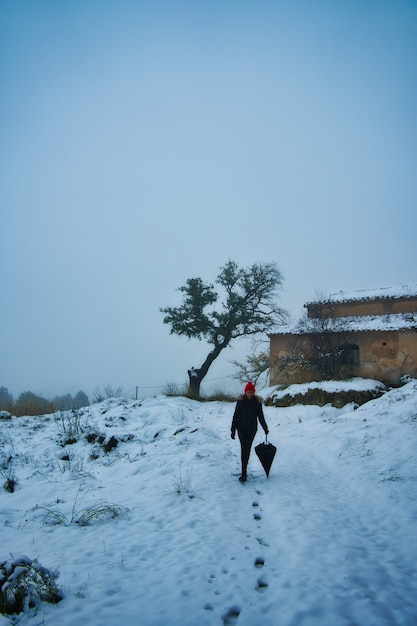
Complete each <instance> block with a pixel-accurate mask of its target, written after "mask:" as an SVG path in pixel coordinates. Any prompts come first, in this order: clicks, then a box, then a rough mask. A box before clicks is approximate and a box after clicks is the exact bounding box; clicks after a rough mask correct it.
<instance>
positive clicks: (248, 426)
mask: <svg viewBox="0 0 417 626" xmlns="http://www.w3.org/2000/svg"><path fill="white" fill-rule="evenodd" d="M258 419H259V422H260V424H261V426H262V428H263V429H264V431H265V434H268V426H267V425H266V422H265V417H264V412H263V409H262V401H261V399H260V398H259V397H258V396H253V397H252V398H251V399H250V400H249V398H247V397H246V396H241V397H240V398H239V400H238V401H237V402H236V408H235V412H234V414H233V420H232V428H231V430H232V436H234V435H235V433H236V430H237V431H238V432H240V433H253V434H255V433H256V431H257V429H258Z"/></svg>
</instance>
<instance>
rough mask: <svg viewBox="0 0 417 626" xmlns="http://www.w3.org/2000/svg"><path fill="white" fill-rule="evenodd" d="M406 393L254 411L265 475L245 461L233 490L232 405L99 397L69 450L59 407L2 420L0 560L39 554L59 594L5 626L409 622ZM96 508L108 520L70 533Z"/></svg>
mask: <svg viewBox="0 0 417 626" xmlns="http://www.w3.org/2000/svg"><path fill="white" fill-rule="evenodd" d="M355 384H358V385H359V386H361V385H363V386H364V387H366V386H367V385H371V384H372V382H369V381H368V382H367V381H363V382H361V381H360V380H357V381H356V383H355ZM332 389H333V387H332ZM259 393H260V395H261V396H262V395H264V396H265V395H266V394H267V393H268V390H265V393H263V392H262V391H259ZM416 400H417V381H416V380H411V381H410V382H408V383H407V384H406V385H405V386H403V387H401V388H399V389H393V390H389V391H388V392H387V393H385V394H384V395H383V396H382V397H380V398H378V399H376V400H373V401H371V402H368V403H366V404H364V405H362V406H361V407H360V408H358V409H356V410H354V409H353V406H351V405H348V406H345V407H344V408H343V409H336V408H333V407H331V406H330V405H328V406H325V407H317V406H300V405H299V406H295V407H289V408H274V407H265V417H266V420H267V423H268V425H269V430H270V434H269V441H271V442H272V443H274V444H275V445H276V446H277V447H278V452H277V456H276V457H275V461H274V464H273V466H272V469H271V473H270V476H269V478H266V476H265V473H264V472H263V469H262V467H261V465H260V463H259V461H258V459H257V457H256V455H255V453H254V451H252V455H251V459H250V461H249V479H248V482H247V483H245V484H241V483H240V482H239V481H238V476H239V443H238V440H237V439H236V440H235V441H233V440H232V439H231V438H230V425H231V420H232V414H233V409H234V404H233V403H227V402H202V403H199V402H196V401H192V400H189V399H186V398H181V397H177V398H174V397H172V398H168V397H165V396H158V397H153V398H147V399H144V400H143V401H141V402H138V401H126V400H119V399H113V400H108V401H105V402H104V403H101V404H97V405H93V406H91V407H87V409H86V410H85V412H84V413H83V414H82V415H81V417H80V419H79V422H78V426H77V427H78V428H79V429H81V428H82V429H83V431H84V433H83V434H82V435H81V436H79V438H78V441H77V442H76V443H73V444H71V445H63V438H64V432H63V431H64V430H67V435H68V431H69V430H70V422H69V421H68V420H66V417H65V415H63V414H61V415H58V414H57V415H55V416H44V417H24V418H15V417H13V418H12V419H8V420H0V443H1V448H0V449H1V450H2V458H3V461H4V459H9V461H10V468H11V470H12V471H13V474H14V475H15V477H16V478H17V481H18V482H17V486H16V490H15V492H14V493H8V492H6V491H5V490H3V489H2V490H1V491H0V527H1V539H2V540H1V544H0V546H1V547H0V562H3V561H5V560H9V559H11V558H18V557H19V556H23V555H26V556H27V557H29V558H30V559H35V558H37V559H38V560H39V563H41V564H42V565H43V566H44V567H47V568H48V569H50V570H58V571H59V578H58V583H59V584H60V586H61V587H62V589H63V592H64V598H63V600H62V601H61V602H60V603H59V604H56V605H50V604H47V603H41V604H40V605H39V606H38V607H37V608H35V609H33V610H31V611H29V612H27V613H23V614H21V615H19V616H15V617H12V618H6V617H5V616H4V617H1V616H0V625H1V626H4V625H6V624H20V625H26V624H28V625H29V624H30V625H31V626H37V625H38V624H39V625H40V624H46V625H47V626H48V625H49V626H55V625H56V624H59V625H60V626H74V624H88V625H89V626H103V625H104V624H106V626H119V625H120V626H121V625H123V626H125V625H127V624H141V626H177V625H178V626H197V625H198V626H212V625H217V624H218V625H219V626H222V624H225V625H231V624H234V625H236V626H258V625H262V626H277V625H278V624H279V626H352V625H353V624H363V625H365V624H366V626H412V625H414V624H416V623H417V600H416V594H415V589H416V588H417V565H416V563H417V558H416V557H417V544H416V541H415V528H416V522H417V482H416V466H417V465H416V429H417V402H416ZM87 432H88V433H90V440H91V441H92V440H93V439H94V437H93V433H95V434H98V433H102V434H103V435H105V437H106V439H105V441H108V440H109V439H110V438H111V437H112V436H114V437H116V438H117V439H119V440H122V441H120V443H119V444H118V446H117V447H115V448H113V449H112V450H111V451H110V452H108V453H105V452H104V450H103V446H102V444H100V440H99V439H97V440H96V441H92V443H88V441H87V440H86V438H85V434H86V433H87ZM261 432H262V431H260V432H258V435H257V438H256V439H255V445H256V443H257V442H259V441H262V440H263V437H262V436H261ZM75 438H76V437H75ZM64 455H67V456H66V458H68V459H69V460H67V461H65V460H62V459H63V457H64ZM10 459H11V460H10ZM3 468H4V465H3ZM3 471H4V470H3ZM99 503H101V505H102V506H105V505H106V504H107V505H109V504H112V505H115V506H116V505H117V507H120V508H119V509H118V511H119V515H118V516H117V517H114V518H111V517H110V518H98V519H96V520H95V519H94V518H93V520H92V523H91V524H89V525H87V526H80V525H79V524H77V523H76V520H77V519H78V518H79V515H80V514H81V512H82V511H83V510H85V509H86V508H89V507H91V506H92V505H97V504H99ZM35 507H37V508H35ZM42 507H43V508H42ZM47 510H50V511H54V512H56V513H57V514H60V516H61V517H60V519H61V523H59V524H54V525H52V524H47V523H46V521H47V520H46V519H45V516H42V511H47Z"/></svg>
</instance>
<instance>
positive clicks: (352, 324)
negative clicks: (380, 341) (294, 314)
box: [274, 313, 417, 335]
mask: <svg viewBox="0 0 417 626" xmlns="http://www.w3.org/2000/svg"><path fill="white" fill-rule="evenodd" d="M415 328H417V313H392V314H386V315H355V316H346V317H334V318H328V320H327V325H326V331H327V332H335V333H337V332H369V331H380V332H381V331H382V332H390V331H391V332H392V331H397V332H398V331H407V330H413V329H415ZM309 332H310V333H314V332H323V329H322V327H321V325H320V324H317V320H316V319H315V318H311V319H310V318H306V320H305V322H304V323H303V324H300V322H299V321H296V322H294V323H291V324H286V325H285V326H281V327H280V328H278V329H276V330H275V332H274V334H275V335H288V334H291V335H302V334H305V333H309Z"/></svg>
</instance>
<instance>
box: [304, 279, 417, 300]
mask: <svg viewBox="0 0 417 626" xmlns="http://www.w3.org/2000/svg"><path fill="white" fill-rule="evenodd" d="M416 296H417V283H408V284H400V285H395V286H392V287H376V288H374V289H356V290H348V289H346V290H341V291H336V293H332V294H330V295H329V297H328V299H327V301H328V302H355V301H361V300H381V299H392V300H398V299H400V298H414V297H416ZM307 304H314V302H308V303H307Z"/></svg>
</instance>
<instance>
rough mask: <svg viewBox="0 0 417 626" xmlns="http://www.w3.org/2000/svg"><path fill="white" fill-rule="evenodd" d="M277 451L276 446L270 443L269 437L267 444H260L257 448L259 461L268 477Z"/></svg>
mask: <svg viewBox="0 0 417 626" xmlns="http://www.w3.org/2000/svg"><path fill="white" fill-rule="evenodd" d="M276 451H277V448H276V446H274V445H273V444H272V443H268V437H266V440H265V443H258V445H257V446H255V452H256V454H257V456H258V459H259V460H260V462H261V463H262V467H263V468H264V470H265V473H266V476H267V477H268V476H269V471H270V469H271V465H272V461H273V460H274V456H275V453H276Z"/></svg>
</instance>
